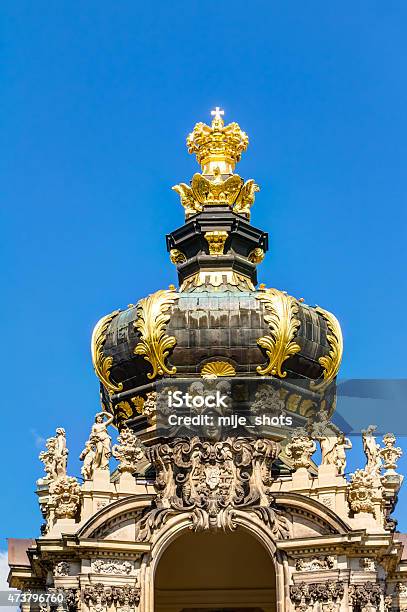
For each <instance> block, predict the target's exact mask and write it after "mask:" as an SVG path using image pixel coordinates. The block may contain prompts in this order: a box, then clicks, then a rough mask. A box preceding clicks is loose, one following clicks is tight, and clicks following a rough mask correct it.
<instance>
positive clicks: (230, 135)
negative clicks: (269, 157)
mask: <svg viewBox="0 0 407 612" xmlns="http://www.w3.org/2000/svg"><path fill="white" fill-rule="evenodd" d="M187 142H188V147H189V150H190V152H195V153H196V154H197V157H198V160H200V162H201V163H202V165H203V172H204V173H205V174H195V175H194V177H193V179H192V181H191V185H190V186H188V185H186V184H184V183H181V184H180V185H178V186H176V187H175V190H176V191H178V192H179V194H180V196H181V203H182V205H183V206H184V208H185V214H186V221H185V224H184V225H183V226H182V227H180V228H178V229H176V230H175V231H173V232H172V233H171V234H169V235H168V236H167V250H168V252H169V254H170V259H171V261H172V263H173V264H175V266H176V268H177V273H178V280H179V289H176V288H175V287H174V286H171V287H170V288H169V289H161V290H158V291H156V292H155V293H153V294H152V295H149V296H147V297H144V298H141V299H140V301H139V302H138V303H137V304H136V305H132V306H129V307H128V308H127V309H126V310H123V311H119V310H117V311H115V312H113V313H111V314H109V315H107V316H106V317H103V318H102V319H101V320H100V321H99V323H98V324H97V325H96V327H95V330H94V333H93V338H92V356H93V363H94V367H95V371H96V373H97V375H98V376H99V379H100V382H101V390H102V397H103V402H104V404H105V406H106V407H107V408H108V409H110V410H111V411H112V412H113V413H114V414H115V417H116V422H117V425H118V426H119V427H120V425H121V423H122V422H123V421H124V420H126V419H130V420H131V419H132V418H141V417H142V410H139V405H138V404H137V402H141V403H142V402H143V401H145V400H146V397H147V394H148V393H149V392H151V390H153V389H154V385H155V383H156V382H157V381H159V380H161V379H166V378H174V379H177V378H182V379H188V378H199V377H205V376H208V375H211V376H213V377H216V376H228V377H234V378H236V379H242V380H243V379H247V378H253V377H254V378H256V377H257V378H259V380H260V379H267V380H270V379H276V380H282V379H284V380H286V381H287V383H289V384H290V386H291V389H292V390H293V394H294V395H296V396H298V393H300V395H301V397H307V398H308V399H307V401H308V402H310V401H311V402H318V398H321V397H322V395H321V393H322V392H323V391H325V390H326V388H327V387H328V386H329V385H330V384H331V383H332V382H333V381H334V380H335V377H336V375H337V373H338V369H339V365H340V361H341V356H342V335H341V330H340V326H339V324H338V321H337V320H336V318H335V317H334V316H333V315H332V314H331V313H329V312H327V311H325V310H323V309H322V308H320V307H311V306H307V305H306V304H304V303H303V301H302V300H300V299H297V298H295V297H293V296H290V295H288V294H287V293H285V292H284V291H280V290H278V289H274V288H267V287H266V286H264V285H260V286H259V287H258V288H257V289H256V285H257V271H256V270H257V266H258V264H260V263H261V262H262V260H263V258H264V255H265V253H266V251H267V249H268V235H267V233H265V232H263V231H262V230H259V229H257V228H256V227H254V226H253V225H251V224H250V222H249V219H250V207H251V205H252V204H253V201H254V192H255V191H258V187H257V185H256V184H255V183H254V181H253V180H249V181H247V182H246V183H245V182H244V181H243V179H241V178H240V177H239V176H238V175H237V174H233V170H234V165H235V163H236V162H237V161H239V159H240V155H241V153H242V151H244V150H245V148H246V147H247V143H248V139H247V135H246V134H245V133H244V132H241V130H240V128H239V126H238V125H237V124H236V123H234V124H230V125H229V126H224V124H223V119H222V117H221V115H220V111H219V109H217V110H216V111H215V114H214V119H213V122H212V126H205V125H204V124H202V123H201V124H197V126H195V129H194V131H193V132H192V134H190V135H189V137H188V141H187ZM297 387H298V390H299V391H298V393H296V388H297ZM304 394H305V395H304ZM325 401H326V397H325ZM137 410H138V412H139V413H140V414H137Z"/></svg>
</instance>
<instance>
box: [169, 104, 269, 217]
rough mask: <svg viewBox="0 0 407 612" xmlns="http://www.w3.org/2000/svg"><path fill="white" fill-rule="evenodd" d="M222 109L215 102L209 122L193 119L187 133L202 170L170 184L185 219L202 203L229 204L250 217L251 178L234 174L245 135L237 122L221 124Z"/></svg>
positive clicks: (253, 186)
mask: <svg viewBox="0 0 407 612" xmlns="http://www.w3.org/2000/svg"><path fill="white" fill-rule="evenodd" d="M224 114H225V111H224V110H223V109H221V108H220V107H219V106H217V107H216V108H215V109H214V110H213V111H211V115H212V117H213V119H212V124H211V125H210V126H209V125H206V123H202V122H201V123H197V124H196V125H195V127H194V129H193V131H192V132H191V133H190V134H189V135H188V138H187V147H188V152H189V153H195V155H196V158H197V160H198V163H199V164H200V165H201V168H202V174H199V173H198V172H197V173H196V174H194V176H193V177H192V180H191V183H190V185H187V184H186V183H180V184H179V185H174V187H173V190H174V191H176V192H177V193H178V194H179V196H180V198H181V204H182V206H183V207H184V209H185V216H186V218H187V219H189V217H191V216H192V215H194V214H196V213H198V212H201V211H202V210H203V209H204V207H205V206H213V205H216V206H229V207H230V208H231V209H232V210H233V212H234V213H236V214H238V215H242V216H243V217H246V219H250V209H251V207H252V205H253V203H254V198H255V193H256V192H257V191H259V186H258V185H256V183H255V182H254V180H253V179H249V180H248V181H246V182H245V181H244V180H243V179H242V178H241V177H240V176H239V175H238V174H234V169H235V166H236V164H237V163H238V162H239V161H240V158H241V155H242V153H243V151H246V149H247V145H248V144H249V138H248V136H247V134H246V132H243V131H242V130H241V129H240V126H239V125H238V124H237V123H229V125H225V124H224V121H223V115H224Z"/></svg>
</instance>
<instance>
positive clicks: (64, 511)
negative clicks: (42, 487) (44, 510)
mask: <svg viewBox="0 0 407 612" xmlns="http://www.w3.org/2000/svg"><path fill="white" fill-rule="evenodd" d="M49 493H50V503H51V504H52V506H53V507H54V516H55V517H56V518H75V517H76V515H77V514H78V510H79V504H80V495H81V489H80V486H79V484H78V481H77V480H76V478H74V477H73V476H63V477H62V478H59V479H58V480H56V481H55V482H53V483H52V484H51V486H50V488H49Z"/></svg>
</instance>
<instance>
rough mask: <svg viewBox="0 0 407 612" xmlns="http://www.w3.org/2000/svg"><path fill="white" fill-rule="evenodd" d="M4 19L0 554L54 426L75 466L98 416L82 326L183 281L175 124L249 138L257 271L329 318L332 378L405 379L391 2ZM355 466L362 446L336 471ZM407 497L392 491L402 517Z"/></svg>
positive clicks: (402, 211) (11, 8) (182, 163)
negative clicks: (214, 124) (175, 253)
mask: <svg viewBox="0 0 407 612" xmlns="http://www.w3.org/2000/svg"><path fill="white" fill-rule="evenodd" d="M0 11H1V20H0V32H1V37H0V52H1V65H0V78H1V91H2V95H1V114H0V116H1V124H2V125H1V132H2V136H3V145H2V147H1V152H0V156H1V160H0V182H1V194H2V195H1V199H2V210H1V226H2V228H3V231H2V240H1V243H0V253H1V258H2V262H3V263H2V267H3V271H4V275H3V278H4V280H3V283H2V289H3V299H2V311H3V312H2V323H3V329H2V350H1V354H0V359H1V364H0V365H1V372H2V383H3V384H2V387H3V393H2V404H3V406H2V417H1V418H2V424H3V427H2V432H3V435H2V445H1V446H2V454H3V460H2V465H3V473H2V485H3V491H6V492H7V495H6V497H5V499H4V502H3V504H2V505H1V507H0V519H1V520H0V525H1V533H0V537H1V538H2V540H1V542H0V548H1V547H3V544H2V542H4V540H3V538H5V537H7V536H9V537H30V536H35V535H37V534H38V530H39V525H40V522H41V519H40V515H39V511H38V509H37V502H36V499H35V496H34V494H33V489H34V483H35V480H36V479H37V478H38V477H39V476H41V474H42V466H41V464H40V463H39V461H38V460H37V455H38V453H39V450H40V449H41V448H42V445H43V442H44V439H45V438H46V437H48V436H50V435H52V434H53V433H54V430H55V427H56V426H64V427H65V428H66V430H67V437H68V444H69V448H70V472H71V473H73V474H75V475H78V474H79V468H80V466H79V461H78V459H77V457H78V455H79V453H80V451H81V449H82V446H83V442H84V440H85V439H86V437H87V435H88V431H89V428H90V426H91V420H92V415H93V414H94V413H95V412H96V411H97V410H98V407H99V406H98V383H97V379H96V377H95V376H94V374H93V370H92V366H91V359H90V354H89V341H90V335H91V331H92V328H93V325H94V324H95V322H96V321H97V320H98V318H99V317H100V316H102V315H103V314H106V313H108V312H110V311H112V310H113V309H115V308H117V307H125V306H126V305H127V304H128V303H134V302H135V301H137V300H138V299H139V298H140V297H142V296H143V295H145V294H146V293H148V292H151V291H154V290H156V289H159V288H163V287H166V286H168V284H169V283H171V282H175V273H174V267H173V266H172V265H171V264H170V262H169V259H168V255H167V253H166V249H165V239H164V236H165V233H166V232H168V231H171V230H172V229H174V228H176V227H178V226H179V225H180V224H182V222H183V211H182V208H181V206H180V204H179V201H178V196H177V195H176V194H175V193H174V192H172V191H171V189H170V188H171V186H172V185H174V184H175V183H178V182H180V181H188V180H189V178H190V177H191V175H192V174H193V172H195V171H196V170H197V166H196V162H195V160H194V158H192V157H191V156H188V154H187V151H186V148H185V144H184V143H185V136H186V134H187V133H188V132H189V131H190V130H191V129H192V127H193V125H194V123H195V122H196V121H201V120H208V119H209V111H210V109H211V108H213V107H214V106H216V105H220V106H222V107H223V108H224V109H225V111H226V116H225V118H226V119H227V120H230V121H234V120H236V121H238V122H239V123H240V125H241V126H242V128H243V129H245V130H246V131H247V132H248V134H249V137H250V141H251V142H250V146H249V150H248V152H247V153H246V154H245V155H244V158H243V160H242V162H241V163H240V165H239V167H238V171H239V173H240V174H241V175H242V176H244V177H246V178H250V177H253V178H255V179H256V181H257V182H258V183H259V184H260V186H261V192H260V193H259V194H258V195H257V201H256V204H255V207H254V209H253V217H252V221H253V223H254V224H255V225H256V226H257V227H260V228H263V229H267V230H268V231H269V232H270V253H269V254H268V256H267V258H266V260H265V262H264V263H263V264H262V266H261V268H260V273H259V278H260V281H262V282H265V283H267V284H268V285H269V286H275V287H278V288H280V289H284V290H287V291H288V292H290V293H292V294H293V295H295V296H297V297H304V299H305V301H306V302H308V303H310V304H315V303H318V304H320V305H321V306H323V307H325V308H327V309H329V310H332V311H333V312H335V313H336V315H337V316H338V318H339V319H340V321H341V324H342V326H343V331H344V338H345V355H344V361H343V368H342V376H344V377H365V378H405V377H406V366H405V362H406V359H405V351H406V329H405V322H404V318H405V317H404V308H405V306H404V305H405V301H406V297H407V286H406V275H405V264H406V261H405V248H404V245H405V234H406V231H405V227H406V191H407V187H406V180H405V165H406V154H407V121H406V116H407V115H406V110H405V109H406V97H407V76H406V75H407V73H406V70H405V62H406V52H407V39H406V36H405V23H406V19H407V6H406V4H405V3H403V2H392V1H390V2H386V3H383V2H378V1H372V0H370V1H369V2H367V1H361V2H357V3H352V4H348V5H344V4H343V3H339V2H333V3H327V2H322V1H313V2H311V3H304V2H299V1H292V2H270V0H267V1H264V2H256V1H253V2H250V3H249V2H243V1H235V2H233V3H232V2H219V3H202V2H194V1H191V0H190V1H189V2H177V1H175V2H171V3H164V2H161V3H158V4H157V3H156V4H155V5H151V6H149V5H148V3H141V2H134V1H131V2H130V1H122V2H114V3H113V2H106V1H103V0H98V1H97V2H96V1H93V0H88V1H87V2H77V1H74V0H70V1H69V2H68V1H63V0H61V1H60V2H57V3H50V2H44V1H42V0H36V2H28V1H26V2H25V1H19V0H12V1H11V0H10V1H7V0H6V1H5V2H3V3H2V7H1V9H0ZM396 420H397V419H396ZM367 424H368V423H366V425H367ZM401 443H402V444H403V441H401ZM362 463H363V459H362V457H360V454H358V453H357V452H356V453H354V455H353V457H352V459H351V460H350V468H352V467H356V466H358V465H362ZM403 466H404V468H407V461H402V462H401V467H402V468H403ZM406 471H407V470H406ZM406 507H407V494H404V493H402V495H401V499H400V504H399V511H398V512H397V516H398V517H399V519H400V527H401V529H404V530H407V520H406V519H403V518H402V514H403V509H404V514H405V509H406Z"/></svg>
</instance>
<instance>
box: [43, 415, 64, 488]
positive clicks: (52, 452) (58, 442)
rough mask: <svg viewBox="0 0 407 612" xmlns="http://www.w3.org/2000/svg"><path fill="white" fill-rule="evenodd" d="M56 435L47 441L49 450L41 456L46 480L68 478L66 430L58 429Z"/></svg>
mask: <svg viewBox="0 0 407 612" xmlns="http://www.w3.org/2000/svg"><path fill="white" fill-rule="evenodd" d="M55 434H56V435H55V436H53V437H52V438H48V440H47V441H46V443H45V446H46V447H47V450H46V451H42V452H41V453H40V455H39V459H40V461H42V462H43V464H44V469H45V471H46V473H47V476H46V480H57V479H58V478H62V477H63V476H66V467H67V462H68V449H67V448H66V436H65V429H63V428H62V427H58V429H57V430H56V432H55Z"/></svg>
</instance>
